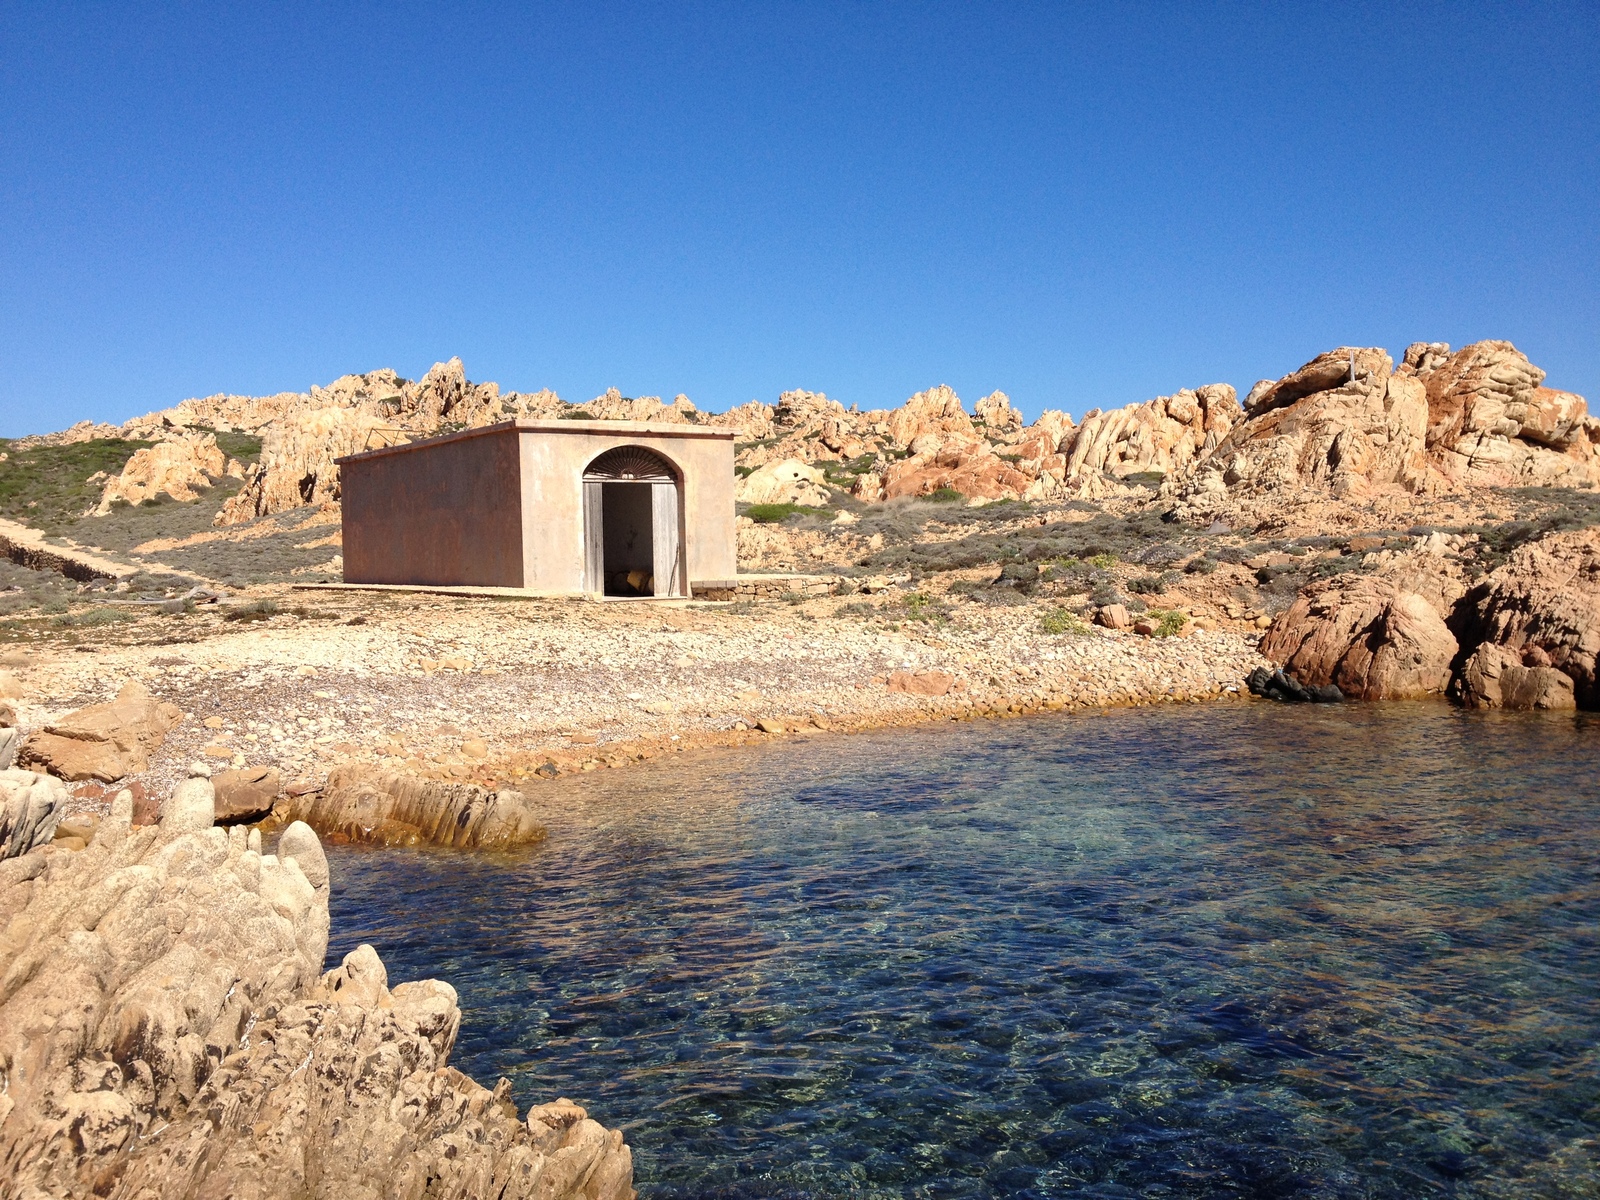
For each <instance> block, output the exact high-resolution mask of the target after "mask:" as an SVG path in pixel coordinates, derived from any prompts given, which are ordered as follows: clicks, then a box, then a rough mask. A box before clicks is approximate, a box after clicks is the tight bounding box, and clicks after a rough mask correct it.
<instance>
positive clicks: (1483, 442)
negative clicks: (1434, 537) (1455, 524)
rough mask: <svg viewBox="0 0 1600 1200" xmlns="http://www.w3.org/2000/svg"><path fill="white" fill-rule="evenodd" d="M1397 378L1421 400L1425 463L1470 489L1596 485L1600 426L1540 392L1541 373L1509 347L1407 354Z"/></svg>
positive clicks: (1574, 399)
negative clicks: (1421, 391)
mask: <svg viewBox="0 0 1600 1200" xmlns="http://www.w3.org/2000/svg"><path fill="white" fill-rule="evenodd" d="M1399 374H1401V375H1402V376H1404V377H1409V378H1414V379H1416V380H1418V381H1419V382H1420V383H1421V384H1422V385H1423V387H1424V388H1425V389H1426V393H1427V399H1428V428H1427V449H1428V461H1429V462H1430V463H1431V464H1432V465H1433V466H1434V467H1435V468H1436V469H1437V470H1438V471H1439V473H1440V474H1441V475H1443V476H1444V478H1445V479H1447V480H1448V481H1449V482H1450V483H1452V484H1456V485H1465V486H1472V487H1482V486H1490V487H1528V486H1551V485H1555V486H1565V487H1571V486H1584V485H1589V484H1593V483H1600V420H1597V419H1596V418H1594V417H1592V416H1590V415H1589V411H1588V407H1587V405H1586V404H1585V403H1584V400H1583V397H1582V396H1578V395H1575V394H1573V393H1572V392H1562V391H1557V390H1555V389H1554V388H1547V387H1544V386H1543V383H1544V378H1545V373H1544V372H1543V371H1541V370H1540V369H1539V368H1538V367H1536V366H1534V365H1533V364H1532V363H1530V362H1529V361H1528V359H1527V357H1526V356H1525V355H1524V354H1522V352H1521V351H1519V350H1518V349H1517V348H1516V347H1515V346H1513V345H1512V344H1511V343H1510V342H1498V341H1486V342H1475V343H1473V344H1472V345H1470V346H1466V347H1464V348H1463V349H1461V350H1459V351H1457V352H1456V353H1455V354H1451V353H1450V347H1449V346H1447V345H1445V344H1444V343H1442V342H1432V343H1429V342H1416V343H1414V344H1412V345H1411V346H1409V347H1407V349H1406V353H1405V360H1404V362H1403V363H1402V365H1401V367H1400V369H1399Z"/></svg>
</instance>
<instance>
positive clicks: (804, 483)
mask: <svg viewBox="0 0 1600 1200" xmlns="http://www.w3.org/2000/svg"><path fill="white" fill-rule="evenodd" d="M733 496H734V499H735V500H737V501H739V503H741V504H809V505H813V506H816V507H821V506H822V505H825V504H827V503H828V502H829V500H831V499H832V493H831V492H829V491H828V478H827V476H826V475H824V474H823V473H822V472H821V471H820V470H818V469H817V468H816V467H810V466H807V465H806V464H805V463H803V462H801V461H800V460H799V459H795V458H786V459H784V460H783V461H782V462H775V463H768V464H767V465H766V466H764V467H758V468H757V469H756V470H754V471H752V472H751V473H750V474H749V475H747V476H745V477H744V478H743V479H741V480H739V482H738V484H737V485H736V486H735V487H734V492H733Z"/></svg>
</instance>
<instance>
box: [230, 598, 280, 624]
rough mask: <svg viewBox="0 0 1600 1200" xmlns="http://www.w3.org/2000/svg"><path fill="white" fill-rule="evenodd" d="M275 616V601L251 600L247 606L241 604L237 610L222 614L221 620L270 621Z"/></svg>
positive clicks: (276, 613) (276, 612)
mask: <svg viewBox="0 0 1600 1200" xmlns="http://www.w3.org/2000/svg"><path fill="white" fill-rule="evenodd" d="M277 615H278V604H277V601H275V600H252V601H251V602H250V603H249V604H242V605H240V606H239V607H238V608H230V609H229V610H228V611H227V612H225V613H223V614H222V619H223V620H224V621H270V620H271V619H272V618H273V617H275V616H277Z"/></svg>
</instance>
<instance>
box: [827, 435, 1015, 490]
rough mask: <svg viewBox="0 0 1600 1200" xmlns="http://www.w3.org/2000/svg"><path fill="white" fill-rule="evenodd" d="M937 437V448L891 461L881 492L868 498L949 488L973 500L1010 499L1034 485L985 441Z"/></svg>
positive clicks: (885, 472) (885, 473)
mask: <svg viewBox="0 0 1600 1200" xmlns="http://www.w3.org/2000/svg"><path fill="white" fill-rule="evenodd" d="M934 436H937V437H938V438H939V441H938V442H937V443H936V445H937V447H938V448H937V449H934V450H929V451H925V452H922V453H914V454H912V455H911V457H910V458H905V459H901V460H899V461H898V462H891V463H889V464H888V466H887V467H886V468H885V469H884V472H883V477H882V478H883V488H882V492H881V494H880V495H878V496H873V497H864V498H868V499H883V500H897V499H901V498H915V497H917V496H931V495H932V494H933V493H935V492H938V491H941V490H943V489H946V488H948V489H949V490H951V491H955V492H960V493H961V495H963V496H966V497H968V498H969V499H974V500H1007V499H1015V498H1017V497H1019V496H1021V495H1022V494H1023V493H1024V492H1026V491H1027V490H1028V488H1029V487H1030V486H1032V484H1033V477H1032V476H1030V475H1027V474H1026V473H1024V472H1023V471H1021V470H1019V469H1018V468H1017V467H1016V466H1015V465H1014V464H1012V463H1010V462H1007V461H1006V460H1005V459H1003V458H1001V457H1000V456H999V455H998V454H996V453H995V452H994V450H993V448H992V447H990V446H989V445H988V444H987V443H985V442H982V441H980V440H978V439H964V440H953V439H949V438H946V437H945V436H943V435H934ZM865 478H866V477H865V476H863V477H862V479H863V481H865ZM859 486H861V485H858V487H859ZM857 494H858V495H859V494H860V493H859V492H858V493H857Z"/></svg>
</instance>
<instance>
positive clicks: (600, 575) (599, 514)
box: [567, 479, 606, 596]
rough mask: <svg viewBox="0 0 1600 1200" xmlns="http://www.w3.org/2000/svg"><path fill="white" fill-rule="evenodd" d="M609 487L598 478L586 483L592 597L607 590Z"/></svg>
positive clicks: (587, 582) (586, 560)
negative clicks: (607, 493)
mask: <svg viewBox="0 0 1600 1200" xmlns="http://www.w3.org/2000/svg"><path fill="white" fill-rule="evenodd" d="M605 486H606V485H605V484H604V483H603V482H602V481H600V480H598V479H585V480H584V481H583V590H584V591H586V592H588V593H589V595H591V596H603V595H605V591H606V523H605V507H604V503H603V501H604V497H605V492H604V490H603V489H604V488H605ZM568 494H569V495H570V494H571V493H568ZM567 544H568V545H569V546H570V545H571V544H572V543H570V542H568V543H567ZM568 561H569V562H570V561H571V560H570V559H569V560H568Z"/></svg>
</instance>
